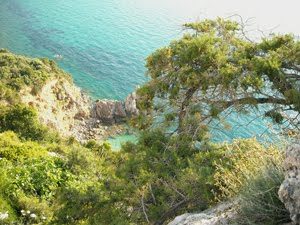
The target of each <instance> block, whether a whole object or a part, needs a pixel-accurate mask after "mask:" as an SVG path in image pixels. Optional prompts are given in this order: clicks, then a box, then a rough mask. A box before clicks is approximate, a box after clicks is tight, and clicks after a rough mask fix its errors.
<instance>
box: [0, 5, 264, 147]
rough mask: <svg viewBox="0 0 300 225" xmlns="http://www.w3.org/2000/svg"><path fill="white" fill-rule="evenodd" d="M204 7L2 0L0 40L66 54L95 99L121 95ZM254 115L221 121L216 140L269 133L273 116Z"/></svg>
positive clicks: (66, 62)
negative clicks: (157, 51)
mask: <svg viewBox="0 0 300 225" xmlns="http://www.w3.org/2000/svg"><path fill="white" fill-rule="evenodd" d="M201 10H202V8H201V4H200V1H197V0H184V1H183V0H51V1H49V0H0V48H7V49H9V50H10V51H12V52H14V53H17V54H24V55H27V56H30V57H48V58H50V59H54V60H55V55H61V56H62V60H59V61H58V64H59V65H60V66H61V67H62V68H63V69H64V70H66V71H67V72H69V73H71V74H72V76H73V79H74V81H75V83H76V84H77V85H78V86H79V87H81V88H82V89H83V90H84V91H85V92H87V93H88V94H90V95H91V96H92V97H93V98H94V99H97V98H107V99H119V100H120V99H124V98H125V97H126V96H127V95H128V94H129V93H131V92H132V91H134V89H135V88H136V87H137V86H138V85H141V84H143V83H144V82H145V81H146V80H147V77H146V76H145V58H146V57H147V56H148V55H149V54H150V53H151V52H153V51H155V49H157V48H160V47H162V46H165V45H167V44H168V43H169V42H170V41H171V40H173V39H175V38H178V37H180V35H182V32H183V31H182V26H181V25H182V24H183V23H185V22H190V21H194V20H197V19H199V17H200V15H201ZM253 118H255V116H254V115H252V116H238V115H236V116H234V117H230V119H229V123H230V124H231V126H232V129H231V130H224V129H220V130H218V129H216V130H215V131H214V137H215V140H221V141H222V140H231V139H232V138H236V137H252V136H254V135H262V134H264V133H269V129H268V126H267V125H268V123H269V121H263V122H262V120H261V119H259V120H254V121H252V120H253ZM250 122H251V123H250ZM241 125H247V126H241ZM134 139H135V137H134V136H120V137H115V138H114V139H111V143H112V144H113V145H114V146H119V144H120V143H121V142H122V141H123V140H134Z"/></svg>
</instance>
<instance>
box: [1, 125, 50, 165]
mask: <svg viewBox="0 0 300 225" xmlns="http://www.w3.org/2000/svg"><path fill="white" fill-rule="evenodd" d="M46 155H47V151H46V148H44V147H43V146H41V145H39V144H37V143H35V142H30V141H28V142H21V140H20V139H19V138H18V136H17V135H16V134H15V133H13V132H11V131H9V132H5V133H1V134H0V157H1V158H5V159H7V160H15V161H16V160H22V159H24V158H25V159H29V158H39V157H43V156H46Z"/></svg>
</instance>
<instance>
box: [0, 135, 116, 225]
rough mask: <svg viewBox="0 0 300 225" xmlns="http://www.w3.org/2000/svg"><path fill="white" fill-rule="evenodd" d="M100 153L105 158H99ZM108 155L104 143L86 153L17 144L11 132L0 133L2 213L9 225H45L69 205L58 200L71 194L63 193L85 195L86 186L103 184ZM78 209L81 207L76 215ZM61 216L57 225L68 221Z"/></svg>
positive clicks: (64, 145) (77, 148) (65, 145)
mask: <svg viewBox="0 0 300 225" xmlns="http://www.w3.org/2000/svg"><path fill="white" fill-rule="evenodd" d="M96 149H97V150H99V151H95V150H96ZM101 150H102V152H103V151H106V152H105V153H104V152H103V155H106V156H107V158H104V157H103V156H102V155H101V154H99V152H101ZM110 154H111V151H110V149H109V148H108V146H107V145H106V144H105V145H99V144H97V145H93V149H89V148H85V147H83V146H81V145H80V144H78V143H76V142H75V143H71V144H70V143H69V142H68V141H61V143H60V144H53V143H49V142H44V141H43V142H36V141H35V142H33V141H25V140H22V139H19V138H18V137H17V135H16V134H14V133H13V132H6V133H2V134H0V178H1V183H0V200H1V204H0V213H1V212H6V211H7V212H8V215H9V217H8V219H7V220H5V221H6V222H7V223H8V222H9V221H15V222H17V223H18V224H48V223H49V222H51V221H53V220H54V215H56V214H57V216H56V217H58V218H59V216H58V215H59V213H61V211H60V210H61V209H62V208H63V206H64V205H65V204H69V203H71V202H72V201H70V199H69V197H70V195H68V196H66V199H64V200H65V201H63V198H61V197H58V196H62V195H63V193H69V192H68V191H67V190H76V191H78V192H84V193H86V192H85V191H88V188H89V187H94V188H96V187H101V185H103V182H104V180H105V177H106V176H107V174H108V171H109V167H107V166H106V164H108V162H107V160H106V159H110V158H111V157H109V155H110ZM104 165H105V166H104ZM95 190H97V189H95ZM97 191H98V190H97ZM88 193H89V192H88ZM101 198H103V196H101ZM76 200H78V198H74V200H73V201H76ZM79 203H80V202H79ZM80 207H83V205H81V204H80V205H78V206H77V208H76V210H78V209H79V208H80ZM62 212H63V213H64V214H63V216H62V218H60V220H59V222H58V224H62V221H63V220H65V219H66V216H67V214H66V211H62ZM0 223H1V221H0Z"/></svg>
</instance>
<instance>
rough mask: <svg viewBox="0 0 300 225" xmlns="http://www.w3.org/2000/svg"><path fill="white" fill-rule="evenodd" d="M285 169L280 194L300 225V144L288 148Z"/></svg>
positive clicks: (293, 218)
mask: <svg viewBox="0 0 300 225" xmlns="http://www.w3.org/2000/svg"><path fill="white" fill-rule="evenodd" d="M284 168H285V180H284V181H283V183H282V185H281V186H280V189H279V192H278V194H279V198H280V199H281V201H282V202H283V203H284V205H285V207H286V208H287V209H288V211H289V212H290V217H291V220H292V221H293V223H292V224H295V225H296V224H300V144H293V145H292V146H289V147H288V148H287V150H286V158H285V161H284Z"/></svg>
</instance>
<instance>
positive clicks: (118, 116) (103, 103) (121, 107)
mask: <svg viewBox="0 0 300 225" xmlns="http://www.w3.org/2000/svg"><path fill="white" fill-rule="evenodd" d="M136 115H138V109H137V107H136V94H135V93H131V94H130V95H128V96H127V98H126V99H125V101H116V100H106V99H103V100H97V101H96V102H95V103H94V104H93V106H92V109H91V117H92V118H95V119H97V120H99V121H100V122H101V123H103V124H106V125H114V124H120V123H124V122H126V120H127V119H128V118H130V117H132V116H136Z"/></svg>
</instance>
